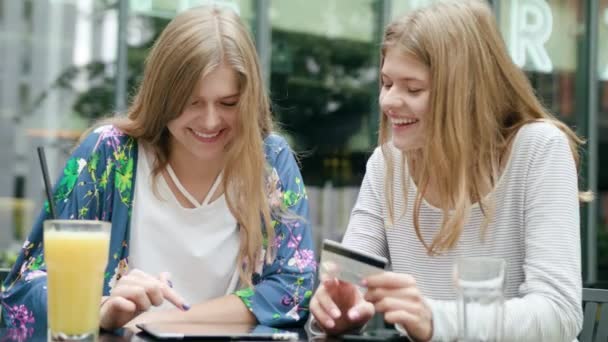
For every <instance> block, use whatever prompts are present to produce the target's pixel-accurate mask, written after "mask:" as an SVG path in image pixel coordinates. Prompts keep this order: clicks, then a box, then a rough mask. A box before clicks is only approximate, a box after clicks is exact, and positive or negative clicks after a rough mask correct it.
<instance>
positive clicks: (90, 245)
mask: <svg viewBox="0 0 608 342" xmlns="http://www.w3.org/2000/svg"><path fill="white" fill-rule="evenodd" d="M51 222H59V221H51ZM62 222H67V221H62ZM73 222H74V223H70V224H71V225H72V227H71V229H66V230H61V228H59V229H58V230H52V229H46V228H45V232H44V257H45V260H46V265H47V275H48V284H47V285H48V286H47V292H48V325H49V328H50V332H51V334H56V333H59V334H64V335H67V336H81V335H90V334H93V336H96V335H97V331H98V329H99V304H100V301H101V296H102V291H103V276H104V271H105V267H106V263H107V260H108V250H109V244H110V234H109V223H107V222H99V223H97V224H98V225H104V226H106V228H107V229H106V230H105V231H103V230H99V231H95V230H94V229H93V230H91V229H87V230H80V231H79V230H74V225H75V224H76V222H78V221H73ZM81 222H82V221H81ZM88 222H95V221H88ZM92 224H95V223H92ZM85 226H86V224H85ZM76 228H77V227H76Z"/></svg>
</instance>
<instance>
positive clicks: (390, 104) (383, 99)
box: [379, 89, 403, 113]
mask: <svg viewBox="0 0 608 342" xmlns="http://www.w3.org/2000/svg"><path fill="white" fill-rule="evenodd" d="M379 102H380V109H382V112H384V113H386V112H389V111H392V110H397V109H398V108H399V107H401V106H403V100H402V99H401V98H400V97H399V96H397V94H395V93H394V92H393V91H392V89H389V90H388V91H386V92H383V93H381V94H380V98H379Z"/></svg>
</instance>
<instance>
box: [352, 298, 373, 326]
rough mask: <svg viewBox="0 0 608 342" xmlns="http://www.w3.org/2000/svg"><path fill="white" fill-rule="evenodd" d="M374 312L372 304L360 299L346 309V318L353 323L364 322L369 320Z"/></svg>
mask: <svg viewBox="0 0 608 342" xmlns="http://www.w3.org/2000/svg"><path fill="white" fill-rule="evenodd" d="M375 312H376V310H375V308H374V305H373V304H372V303H370V302H366V301H361V302H360V303H359V304H357V305H355V306H353V307H352V308H351V309H350V310H348V313H347V315H348V318H349V319H350V320H351V321H352V322H353V323H365V322H367V321H369V320H370V319H371V318H372V316H374V313H375Z"/></svg>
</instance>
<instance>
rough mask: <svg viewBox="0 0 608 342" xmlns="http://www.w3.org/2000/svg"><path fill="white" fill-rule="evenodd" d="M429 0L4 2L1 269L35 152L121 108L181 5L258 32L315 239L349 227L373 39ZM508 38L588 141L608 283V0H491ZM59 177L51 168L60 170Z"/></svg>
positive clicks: (58, 160)
mask: <svg viewBox="0 0 608 342" xmlns="http://www.w3.org/2000/svg"><path fill="white" fill-rule="evenodd" d="M432 2H433V0H306V1H304V0H224V1H209V0H0V56H1V57H0V268H2V267H9V266H10V265H11V264H12V263H13V262H14V259H15V257H16V253H17V252H18V250H19V248H20V245H21V243H22V241H23V240H24V239H25V238H26V236H27V234H28V232H29V230H30V228H31V225H32V222H33V220H34V219H35V217H36V216H37V215H38V212H39V210H40V207H41V204H42V202H43V199H44V192H43V183H42V177H41V173H40V171H39V169H40V168H39V165H38V161H37V157H36V153H35V148H36V146H38V145H44V146H45V147H46V149H47V158H48V159H49V168H50V170H51V173H52V174H53V175H57V176H58V175H59V173H60V171H61V168H62V166H63V163H64V162H65V160H66V158H67V156H68V155H69V152H70V150H71V148H72V147H73V146H74V143H75V142H76V141H77V139H78V138H79V136H80V134H81V133H82V132H83V130H84V129H85V128H86V127H88V126H89V125H90V124H91V123H93V122H94V121H95V120H97V119H99V118H101V117H104V116H108V115H112V114H113V113H120V112H122V111H124V110H125V108H126V107H127V105H128V103H129V100H130V97H131V96H132V95H133V93H134V89H135V87H136V85H137V83H138V81H139V79H140V77H141V75H142V68H143V62H144V59H145V57H146V54H147V52H148V50H149V48H150V47H151V45H152V43H153V41H154V39H155V38H156V37H157V36H158V34H159V33H160V32H161V30H162V29H163V28H164V27H165V25H167V23H168V22H169V20H171V18H173V17H174V16H175V15H176V13H178V12H180V11H181V10H183V9H186V8H189V7H192V6H197V5H201V4H207V3H217V4H222V5H224V6H228V7H231V8H233V9H234V10H236V11H237V12H238V13H239V14H240V15H241V17H242V18H244V20H245V21H246V23H247V25H248V26H249V28H250V29H251V31H252V32H253V35H254V37H255V40H256V44H257V47H258V52H259V55H260V58H261V60H262V64H263V71H264V77H265V81H266V83H267V86H268V87H269V89H270V94H271V99H272V101H273V111H274V113H275V117H276V119H277V120H278V122H279V123H280V124H281V130H282V132H283V133H284V134H285V135H286V137H287V138H288V140H289V141H290V143H291V144H292V146H293V148H294V149H295V150H296V151H297V152H298V153H300V155H301V167H302V173H303V177H304V181H305V183H306V185H307V190H308V196H309V200H310V207H311V220H312V224H313V231H314V234H315V240H316V242H317V246H319V245H320V243H319V242H320V241H321V239H323V238H331V239H335V240H339V239H341V236H342V234H343V233H344V230H345V228H346V225H347V222H348V217H349V215H350V210H351V208H352V207H353V205H354V202H355V201H356V196H357V193H358V189H359V184H360V182H361V180H362V178H363V175H364V172H365V163H366V160H367V158H368V157H369V156H370V154H371V152H372V151H373V149H374V147H375V145H376V140H377V129H378V103H377V95H378V93H377V92H378V51H379V49H378V47H379V43H380V39H381V36H382V31H383V28H384V26H385V25H386V24H387V23H388V22H389V21H390V20H391V19H392V18H393V17H395V16H397V15H401V14H404V13H406V12H408V11H411V10H412V9H414V8H417V7H420V6H425V5H428V4H430V3H432ZM490 3H491V4H492V6H493V7H494V10H495V13H496V16H497V19H498V21H499V24H500V28H501V31H502V33H503V36H504V39H505V41H506V43H507V45H508V47H509V50H510V53H511V56H512V58H513V60H514V61H515V62H516V63H517V64H518V65H519V66H520V67H521V68H523V69H524V70H525V71H526V73H527V75H528V76H529V78H530V80H531V82H532V84H533V85H534V87H535V89H536V90H537V92H538V95H539V96H540V97H541V98H542V100H543V101H544V103H545V105H546V106H547V107H548V108H550V110H551V111H552V112H553V113H555V114H556V115H557V116H558V117H559V118H560V119H562V120H563V121H565V122H566V123H568V124H569V125H571V126H572V127H574V128H575V129H576V130H577V132H578V133H579V134H580V135H582V136H584V137H585V138H586V139H587V141H588V143H587V145H586V146H585V148H584V151H583V156H584V161H583V169H582V172H581V175H580V181H581V187H582V188H586V189H591V190H592V191H594V192H595V193H596V194H597V197H596V200H595V201H594V202H593V203H591V204H588V205H584V206H582V207H581V236H582V238H583V239H582V252H583V266H584V274H583V277H584V281H585V284H586V286H595V287H607V288H608V228H607V222H608V0H494V1H490ZM54 179H55V177H54Z"/></svg>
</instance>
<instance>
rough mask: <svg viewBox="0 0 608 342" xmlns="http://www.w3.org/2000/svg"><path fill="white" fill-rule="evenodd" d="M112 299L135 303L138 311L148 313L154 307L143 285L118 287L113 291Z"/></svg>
mask: <svg viewBox="0 0 608 342" xmlns="http://www.w3.org/2000/svg"><path fill="white" fill-rule="evenodd" d="M111 297H122V298H125V299H128V300H130V301H131V302H133V303H134V304H135V305H136V307H137V311H147V310H148V309H150V306H152V302H151V301H150V299H149V298H148V294H147V292H146V288H145V287H143V286H141V285H126V284H123V285H122V286H117V287H116V288H115V289H114V290H113V291H112V296H111Z"/></svg>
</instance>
